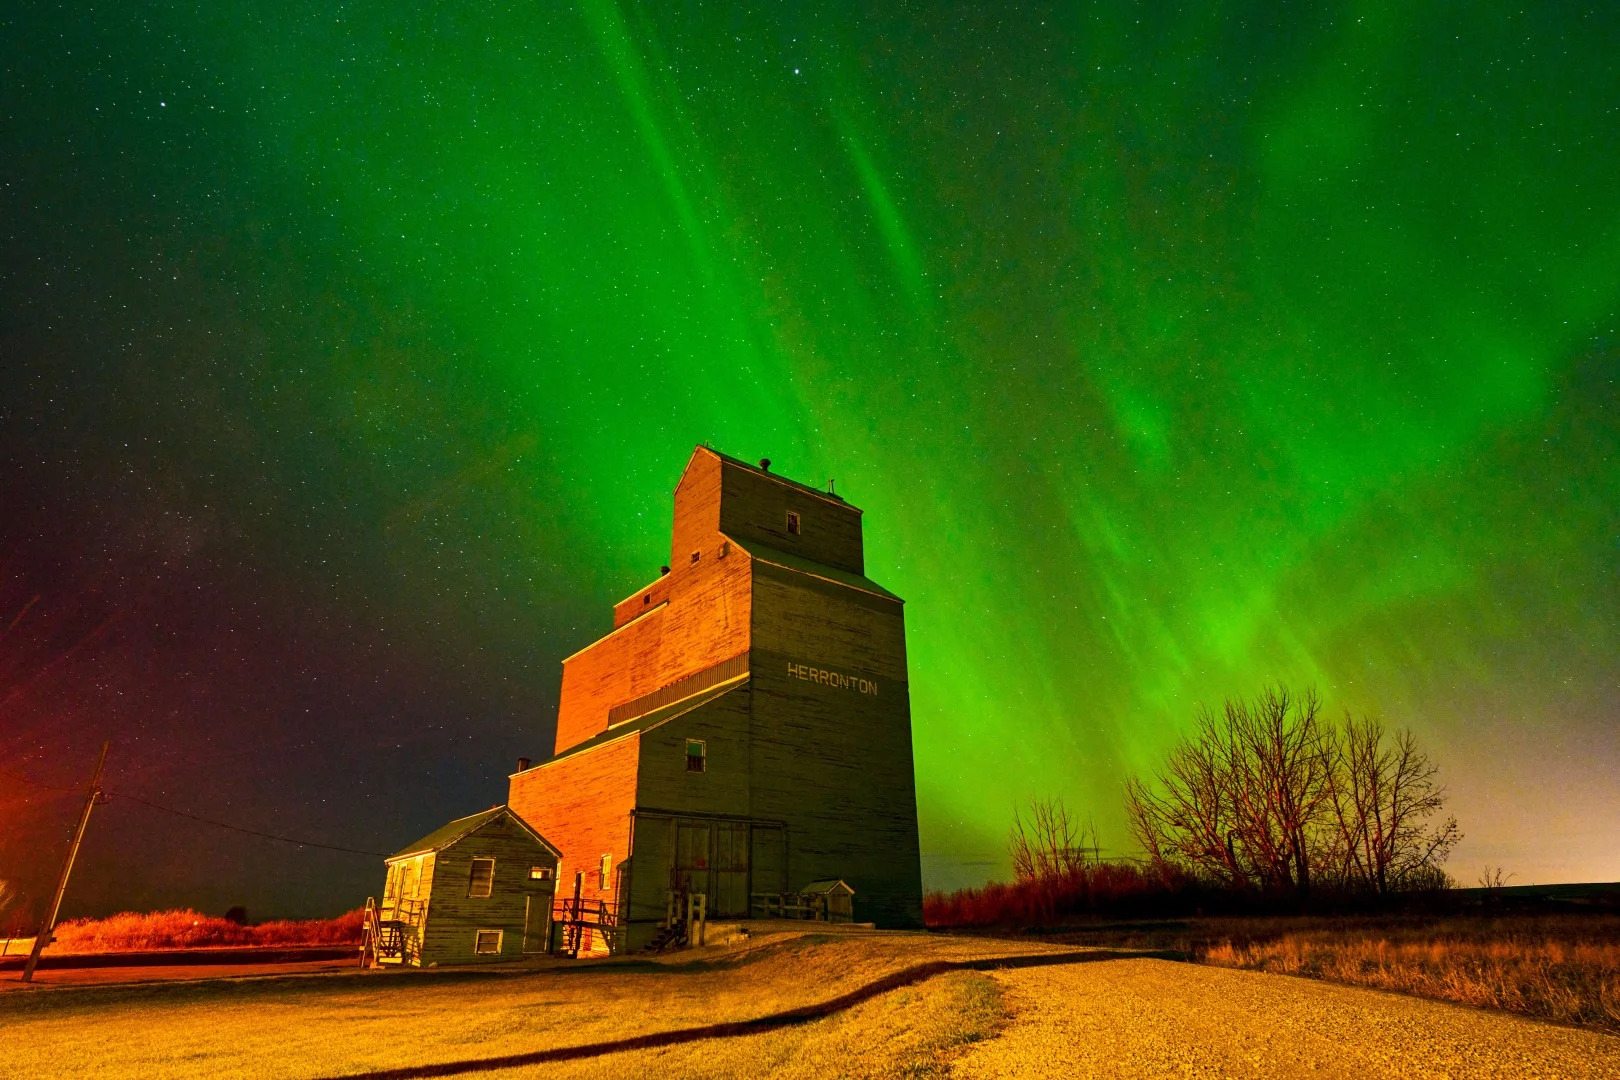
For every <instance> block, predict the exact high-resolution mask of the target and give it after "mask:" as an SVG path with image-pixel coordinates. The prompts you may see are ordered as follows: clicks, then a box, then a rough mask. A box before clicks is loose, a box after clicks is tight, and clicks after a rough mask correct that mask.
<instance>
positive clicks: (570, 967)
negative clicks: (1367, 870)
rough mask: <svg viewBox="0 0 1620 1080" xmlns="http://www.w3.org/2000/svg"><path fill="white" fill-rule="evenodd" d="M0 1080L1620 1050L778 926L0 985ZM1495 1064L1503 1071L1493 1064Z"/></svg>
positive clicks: (941, 945)
mask: <svg viewBox="0 0 1620 1080" xmlns="http://www.w3.org/2000/svg"><path fill="white" fill-rule="evenodd" d="M997 958H1000V959H1002V960H1005V961H1006V963H1005V964H1004V965H1001V966H994V965H991V966H989V967H988V968H987V969H986V970H950V971H945V972H943V973H940V974H936V975H934V976H933V977H930V978H926V979H923V980H921V981H917V982H914V983H909V984H906V985H900V986H898V987H896V988H894V989H890V990H887V991H886V992H883V993H876V994H873V995H871V996H868V997H865V998H863V999H861V1000H858V1001H856V1002H854V1003H852V1004H851V1005H850V1006H849V1007H847V1008H842V1009H839V1010H837V1011H834V1012H832V1013H831V1014H830V1015H827V1016H826V1017H825V1018H822V1019H815V1020H809V1021H806V1022H801V1023H794V1024H790V1025H784V1026H776V1027H772V1028H770V1029H768V1030H754V1029H749V1031H748V1032H746V1033H733V1034H731V1035H730V1036H729V1037H703V1038H697V1039H693V1040H691V1041H684V1042H679V1043H677V1044H674V1045H659V1046H645V1045H643V1046H637V1047H633V1048H623V1047H621V1048H619V1049H617V1050H611V1051H609V1048H606V1047H602V1046H601V1045H600V1044H610V1043H613V1042H615V1041H618V1040H625V1039H634V1038H638V1037H643V1036H647V1035H648V1034H650V1033H669V1032H678V1031H681V1030H683V1029H691V1028H699V1027H705V1026H708V1025H715V1024H724V1023H728V1022H739V1021H751V1020H755V1019H757V1018H760V1017H763V1016H767V1015H769V1014H772V1013H776V1012H780V1011H783V1010H789V1009H795V1008H801V1007H804V1006H810V1005H816V1004H819V1003H823V1002H827V1001H829V1000H832V999H835V998H838V997H840V996H841V995H846V994H850V993H851V992H854V991H859V990H860V989H861V988H863V987H868V986H870V985H871V984H873V983H874V982H875V981H878V980H882V979H884V978H885V977H886V976H892V975H894V974H895V973H897V972H903V971H906V970H909V969H914V968H916V967H917V966H918V965H921V964H935V965H937V964H939V963H940V962H941V961H949V962H984V961H988V960H993V959H997ZM0 1030H4V1031H5V1032H6V1038H5V1039H4V1040H0V1077H29V1078H49V1077H56V1076H61V1077H68V1076H72V1077H78V1076H98V1077H108V1078H119V1077H141V1078H156V1080H182V1078H201V1077H207V1078H210V1080H212V1078H215V1077H219V1076H230V1077H291V1078H318V1077H335V1076H353V1075H364V1074H367V1073H373V1072H375V1071H378V1070H390V1069H396V1070H397V1069H410V1068H411V1067H419V1066H452V1063H458V1062H459V1063H462V1066H463V1067H461V1068H455V1067H451V1068H449V1069H448V1070H446V1071H443V1072H440V1073H439V1075H455V1074H457V1073H465V1072H466V1071H467V1070H466V1067H467V1066H475V1063H477V1062H479V1061H485V1062H487V1061H488V1059H491V1058H498V1057H503V1056H508V1055H532V1054H534V1053H535V1052H536V1051H544V1052H548V1053H555V1052H557V1051H559V1050H568V1049H569V1048H572V1050H575V1051H581V1052H580V1053H579V1054H578V1055H577V1056H572V1057H568V1058H567V1059H565V1060H548V1061H545V1062H534V1061H530V1062H527V1063H524V1064H521V1065H519V1066H515V1067H510V1068H501V1069H497V1070H494V1071H484V1070H480V1071H478V1072H476V1073H474V1074H473V1075H481V1076H496V1077H512V1078H516V1077H525V1078H539V1077H545V1078H546V1080H556V1078H564V1080H567V1078H573V1077H579V1078H584V1077H600V1076H603V1075H615V1076H628V1077H640V1076H657V1077H659V1078H660V1080H684V1078H693V1080H696V1078H700V1077H702V1078H708V1077H720V1078H731V1077H734V1078H738V1080H741V1078H744V1077H748V1078H753V1077H777V1078H800V1077H803V1078H806V1080H809V1078H811V1077H814V1078H816V1080H826V1078H829V1077H867V1078H873V1080H888V1078H916V1077H944V1076H954V1075H965V1076H979V1077H1001V1076H1088V1075H1089V1076H1110V1077H1114V1076H1117V1077H1135V1076H1157V1075H1166V1074H1177V1075H1180V1074H1189V1073H1188V1070H1189V1068H1191V1069H1192V1071H1193V1072H1197V1073H1198V1074H1199V1075H1205V1074H1207V1075H1255V1076H1273V1075H1275V1076H1286V1075H1299V1074H1300V1073H1301V1072H1310V1073H1311V1074H1313V1075H1318V1076H1345V1077H1350V1076H1355V1077H1356V1078H1357V1080H1368V1078H1369V1077H1373V1076H1403V1077H1404V1076H1430V1075H1433V1076H1441V1075H1444V1076H1448V1077H1453V1078H1456V1077H1466V1076H1476V1075H1477V1076H1491V1075H1546V1076H1565V1077H1586V1076H1591V1077H1599V1076H1612V1075H1617V1074H1620V1039H1615V1038H1613V1037H1610V1036H1606V1035H1602V1034H1599V1033H1596V1032H1588V1031H1579V1030H1575V1029H1572V1028H1560V1027H1553V1026H1549V1025H1544V1024H1537V1023H1533V1022H1531V1021H1526V1020H1519V1019H1516V1018H1513V1017H1510V1016H1506V1015H1503V1014H1500V1013H1493V1012H1486V1011H1483V1010H1471V1009H1460V1008H1457V1007H1455V1006H1448V1005H1442V1004H1436V1003H1433V1002H1425V1001H1420V1000H1417V999H1413V998H1407V997H1399V996H1394V995H1388V994H1378V993H1374V992H1371V991H1367V990H1360V989H1353V988H1347V987H1338V986H1331V985H1329V984H1326V983H1320V982H1311V981H1308V980H1300V979H1285V978H1278V977H1275V976H1271V975H1266V974H1262V973H1257V972H1247V971H1232V970H1223V969H1218V968H1212V967H1200V966H1194V965H1187V964H1182V963H1176V962H1172V961H1166V960H1147V959H1116V958H1112V957H1111V956H1110V955H1109V954H1106V953H1095V952H1087V951H1084V950H1073V949H1069V948H1066V947H1061V946H1053V945H1049V944H1039V943H1032V942H1009V941H1004V940H994V939H985V938H977V939H975V938H962V937H950V936H940V935H923V934H901V933H881V932H877V933H865V934H862V933H849V932H846V933H838V934H809V935H805V934H802V933H801V934H797V935H791V934H785V933H784V934H771V935H760V936H758V937H755V938H754V939H752V940H751V941H750V942H748V943H747V944H745V945H742V946H740V947H733V948H730V949H709V950H704V951H703V952H702V953H701V954H685V955H682V956H676V957H670V958H666V959H662V960H659V961H656V962H654V961H636V960H631V961H628V962H622V961H615V962H608V963H578V964H566V965H560V966H558V965H553V966H549V967H539V968H530V969H522V968H510V967H508V968H504V969H500V970H496V969H485V970H481V971H460V972H457V971H429V972H416V971H409V972H399V971H392V972H360V971H359V970H358V969H351V970H349V971H346V972H340V973H333V974H327V975H316V976H298V977H284V978H274V979H263V978H260V979H230V980H221V979H212V980H207V981H199V982H189V983H167V984H164V983H151V984H145V985H132V986H118V987H96V988H74V989H55V990H52V989H44V990H34V991H26V990H18V991H14V992H10V993H5V994H0ZM1504 1065H1511V1066H1512V1068H1510V1069H1507V1070H1506V1071H1504Z"/></svg>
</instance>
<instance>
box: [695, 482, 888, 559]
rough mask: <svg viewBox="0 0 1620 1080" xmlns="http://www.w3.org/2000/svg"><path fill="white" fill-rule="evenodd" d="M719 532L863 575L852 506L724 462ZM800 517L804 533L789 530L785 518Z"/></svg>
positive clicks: (857, 517) (858, 528)
mask: <svg viewBox="0 0 1620 1080" xmlns="http://www.w3.org/2000/svg"><path fill="white" fill-rule="evenodd" d="M721 487H722V493H723V497H722V499H721V507H720V531H721V532H722V533H725V534H726V535H728V536H735V537H736V538H737V539H739V540H758V541H759V542H761V543H763V544H769V545H770V546H772V547H776V548H781V549H782V550H783V551H787V552H790V553H792V554H794V555H797V556H799V557H800V558H804V559H812V560H814V561H816V562H820V563H826V564H827V565H828V566H832V567H836V568H838V569H839V570H847V571H848V572H850V573H852V574H864V573H865V572H866V571H865V569H864V566H865V555H864V554H863V552H862V549H861V512H860V511H859V510H857V509H856V508H855V507H853V506H850V505H849V504H848V503H845V502H841V501H839V500H836V499H831V498H827V497H825V496H818V495H816V494H814V493H813V492H808V491H805V490H804V489H803V488H801V487H799V486H797V485H794V484H786V483H782V482H781V481H780V480H778V479H776V478H773V477H772V476H771V474H769V473H762V472H760V471H758V470H757V469H750V468H748V467H746V466H741V465H734V464H732V463H731V462H725V463H724V468H723V470H722V477H721ZM789 510H792V511H794V512H795V513H797V514H798V515H799V525H800V532H799V535H797V536H794V535H792V534H790V533H789V532H788V531H787V515H788V511H789Z"/></svg>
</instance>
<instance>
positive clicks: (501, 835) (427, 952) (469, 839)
mask: <svg viewBox="0 0 1620 1080" xmlns="http://www.w3.org/2000/svg"><path fill="white" fill-rule="evenodd" d="M520 813H521V811H520ZM526 820H527V819H526ZM530 824H531V825H533V822H531V823H530ZM536 829H537V831H538V827H536ZM541 835H542V836H544V835H545V834H544V833H541ZM547 839H550V838H549V837H547ZM475 858H493V859H494V860H495V880H494V882H493V883H492V886H491V890H490V895H489V896H487V897H474V896H468V895H467V893H468V886H469V884H470V881H471V876H472V861H473V859H475ZM532 866H550V867H553V868H555V866H556V859H555V858H554V857H553V856H552V854H551V853H550V852H549V851H547V850H546V849H545V848H544V847H542V846H541V845H540V844H537V843H536V842H535V840H534V838H533V837H532V836H530V835H529V834H528V833H527V832H526V831H524V830H523V828H522V827H520V826H518V825H516V824H515V823H513V822H512V820H511V818H510V817H508V816H507V815H505V814H502V815H501V816H500V817H498V818H495V819H494V820H492V821H490V822H488V823H486V824H485V825H483V826H482V827H480V828H479V829H477V830H475V831H474V832H472V833H471V834H469V835H467V836H464V837H462V838H461V839H460V840H457V841H456V842H455V843H453V844H451V845H450V846H448V847H445V848H442V849H440V851H439V852H438V853H437V855H436V856H435V857H434V861H433V876H432V891H431V892H430V893H429V894H428V905H427V912H426V917H425V932H424V933H423V936H422V957H421V962H422V964H423V965H424V966H425V965H428V964H472V963H482V962H485V961H491V960H515V959H517V958H518V957H519V956H521V955H522V951H523V919H524V915H525V913H526V912H527V910H528V904H527V899H528V897H530V896H531V895H532V896H537V897H542V898H543V899H544V900H545V902H547V903H549V902H550V895H551V892H552V889H553V882H539V881H531V880H530V879H529V868H530V867H532ZM479 930H500V931H503V933H502V936H501V951H500V953H499V954H497V955H493V956H490V955H479V954H478V953H477V952H475V950H474V938H475V934H476V932H477V931H479Z"/></svg>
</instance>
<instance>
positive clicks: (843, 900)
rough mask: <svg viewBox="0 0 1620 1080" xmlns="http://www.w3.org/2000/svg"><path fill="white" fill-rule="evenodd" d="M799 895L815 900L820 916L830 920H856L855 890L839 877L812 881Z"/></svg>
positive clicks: (808, 899)
mask: <svg viewBox="0 0 1620 1080" xmlns="http://www.w3.org/2000/svg"><path fill="white" fill-rule="evenodd" d="M799 895H800V896H802V897H804V898H805V899H806V900H807V901H812V902H814V903H815V904H816V905H817V906H818V907H819V908H820V909H821V910H820V916H821V918H823V919H826V920H827V921H828V922H854V921H855V890H854V889H852V888H850V887H849V883H848V882H845V881H842V880H840V879H839V878H826V879H825V880H822V881H812V882H811V883H810V884H808V885H806V886H805V887H804V888H802V889H800V890H799Z"/></svg>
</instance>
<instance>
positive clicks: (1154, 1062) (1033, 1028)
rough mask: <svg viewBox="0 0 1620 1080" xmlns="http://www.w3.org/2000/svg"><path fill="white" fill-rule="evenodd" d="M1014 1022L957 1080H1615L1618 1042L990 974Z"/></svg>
mask: <svg viewBox="0 0 1620 1080" xmlns="http://www.w3.org/2000/svg"><path fill="white" fill-rule="evenodd" d="M993 977H994V978H995V979H996V981H997V982H999V983H1000V984H1001V985H1002V988H1003V991H1004V993H1005V994H1006V999H1007V1004H1008V1006H1009V1007H1010V1008H1011V1009H1012V1011H1013V1019H1012V1022H1011V1025H1010V1026H1009V1027H1008V1028H1007V1029H1006V1030H1005V1031H1004V1032H1003V1033H1002V1034H1001V1036H1000V1037H999V1038H994V1039H991V1040H988V1041H986V1042H983V1043H979V1044H977V1045H976V1046H974V1047H973V1049H972V1050H970V1051H969V1052H968V1053H967V1054H966V1055H965V1056H964V1057H962V1058H960V1059H959V1060H958V1061H957V1062H956V1068H955V1070H954V1071H953V1072H952V1076H953V1077H968V1078H973V1080H986V1078H991V1077H997V1078H999V1077H1025V1076H1028V1077H1037V1076H1040V1077H1045V1076H1054V1077H1066V1078H1067V1077H1073V1078H1076V1080H1079V1078H1084V1077H1154V1078H1159V1077H1257V1078H1262V1077H1263V1078H1270V1077H1279V1078H1281V1077H1287V1078H1290V1080H1292V1078H1295V1077H1323V1078H1327V1077H1353V1078H1355V1080H1371V1078H1374V1077H1400V1078H1403V1080H1404V1078H1414V1080H1416V1078H1427V1077H1436V1078H1439V1077H1444V1078H1446V1080H1464V1078H1472V1077H1514V1078H1518V1077H1535V1078H1540V1077H1546V1078H1549V1080H1550V1078H1555V1077H1556V1078H1558V1080H1583V1078H1586V1077H1593V1078H1596V1077H1606V1078H1611V1080H1612V1078H1616V1077H1620V1038H1616V1037H1614V1036H1611V1035H1603V1034H1599V1033H1597V1032H1592V1031H1580V1030H1575V1029H1572V1028H1563V1027H1556V1026H1554V1025H1551V1024H1542V1023H1537V1022H1535V1021H1531V1020H1521V1019H1519V1018H1517V1017H1513V1016H1507V1015H1504V1014H1501V1013H1494V1012H1486V1011H1484V1010H1480V1009H1470V1008H1465V1007H1462V1006H1458V1005H1446V1004H1442V1003H1439V1002H1432V1001H1422V1000H1419V999H1417V998H1409V997H1403V996H1401V995H1399V994H1387V993H1382V992H1379V991H1376V990H1362V989H1358V988H1355V987H1347V986H1335V985H1332V984H1330V983H1322V982H1316V981H1313V980H1309V979H1297V978H1290V977H1288V976H1283V975H1268V974H1265V973H1262V972H1255V971H1236V970H1231V969H1227V968H1213V967H1196V966H1193V965H1191V964H1177V963H1171V962H1169V961H1163V960H1121V961H1115V962H1111V963H1106V964H1076V965H1073V966H1055V967H1039V968H1025V969H1022V970H1009V971H997V972H995V973H994V975H993Z"/></svg>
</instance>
